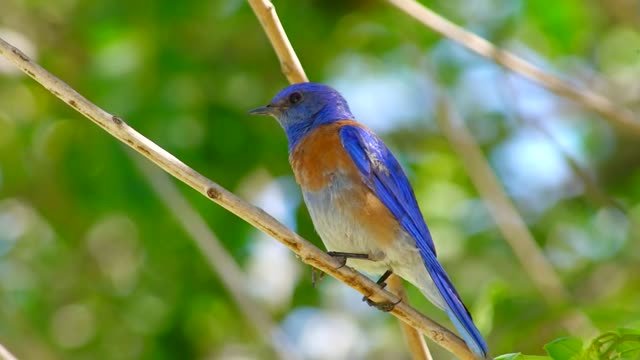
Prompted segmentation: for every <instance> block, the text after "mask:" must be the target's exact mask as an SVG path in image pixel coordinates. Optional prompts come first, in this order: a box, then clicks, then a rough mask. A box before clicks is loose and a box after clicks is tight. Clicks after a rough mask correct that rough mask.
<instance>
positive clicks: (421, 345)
mask: <svg viewBox="0 0 640 360" xmlns="http://www.w3.org/2000/svg"><path fill="white" fill-rule="evenodd" d="M387 284H389V285H388V289H389V291H391V292H392V293H394V294H396V295H398V296H400V298H401V299H402V301H409V299H408V298H407V293H406V291H405V289H404V286H403V284H402V279H400V278H399V277H397V276H395V275H391V277H390V278H389V279H388V280H387ZM400 328H401V329H402V333H403V334H404V338H405V339H406V340H407V345H408V346H409V351H410V352H411V357H412V358H413V360H433V357H432V356H431V352H430V351H429V347H428V346H427V343H426V342H425V341H424V336H422V334H421V333H420V332H419V331H418V330H416V329H414V328H412V327H411V326H409V325H407V324H405V323H403V322H400Z"/></svg>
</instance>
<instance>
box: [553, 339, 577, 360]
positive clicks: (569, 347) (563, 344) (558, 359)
mask: <svg viewBox="0 0 640 360" xmlns="http://www.w3.org/2000/svg"><path fill="white" fill-rule="evenodd" d="M582 347H583V344H582V340H580V339H578V338H575V337H566V338H561V339H557V340H554V341H552V342H550V343H548V344H547V345H545V346H544V349H545V350H546V351H547V354H549V356H550V357H551V358H552V359H553V360H573V359H577V358H578V356H580V354H581V353H582Z"/></svg>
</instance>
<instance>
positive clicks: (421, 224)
mask: <svg viewBox="0 0 640 360" xmlns="http://www.w3.org/2000/svg"><path fill="white" fill-rule="evenodd" d="M248 113H249V114H252V115H269V116H272V117H274V118H275V119H276V120H277V121H278V123H279V124H280V126H281V127H282V128H283V129H284V132H285V134H286V137H287V141H288V149H289V162H290V164H291V167H292V170H293V173H294V175H295V179H296V182H297V183H298V185H299V186H300V188H301V190H302V194H303V199H304V202H305V204H306V206H307V209H308V211H309V214H310V216H311V220H312V222H313V225H314V227H315V229H316V232H317V233H318V235H319V236H320V238H321V240H322V242H323V243H324V245H325V246H326V248H327V250H328V253H329V254H330V255H333V256H336V257H338V258H341V259H342V260H343V261H344V262H346V263H347V264H348V265H349V266H351V267H353V268H355V269H357V270H360V271H363V272H365V273H368V274H370V275H379V274H383V276H382V277H381V279H380V280H379V281H378V284H381V285H382V286H383V285H384V280H385V279H386V277H388V276H390V274H392V273H393V274H396V275H398V276H400V277H401V278H403V279H405V280H406V281H408V282H409V283H411V284H413V285H414V286H416V287H417V288H418V289H419V290H420V291H421V292H422V293H423V295H424V296H425V297H427V299H429V300H430V301H431V302H432V303H433V304H434V305H435V306H437V307H438V308H440V309H442V310H444V311H445V312H446V313H447V315H448V316H449V318H450V319H451V321H452V323H453V324H454V326H455V327H456V329H457V330H458V332H459V333H460V334H461V335H462V338H463V339H464V340H465V342H466V343H467V346H468V347H469V349H470V350H471V351H472V352H473V353H474V355H475V356H476V357H477V358H478V359H488V358H489V355H488V347H487V344H486V342H485V340H484V338H483V337H482V335H481V334H480V331H479V330H478V328H477V327H476V326H475V324H474V322H473V319H472V318H471V314H470V313H469V311H468V310H467V308H466V306H465V305H464V303H463V302H462V299H461V298H460V295H459V294H458V292H457V290H456V289H455V287H454V285H453V283H452V282H451V279H450V278H449V276H448V275H447V273H446V271H445V270H444V268H443V267H442V265H441V264H440V262H439V261H438V259H437V257H436V249H435V245H434V243H433V240H432V237H431V233H430V232H429V229H428V227H427V225H426V223H425V220H424V218H423V216H422V213H421V211H420V208H419V206H418V203H417V200H416V197H415V194H414V191H413V188H412V187H411V184H410V183H409V180H408V178H407V176H406V174H405V172H404V171H403V169H402V167H401V166H400V164H399V162H398V160H397V159H396V158H395V157H394V155H393V154H392V153H391V151H390V150H389V148H388V147H387V146H386V145H385V144H384V142H383V141H382V140H381V139H380V138H379V137H378V136H377V135H376V134H374V133H373V131H372V130H370V129H369V128H367V127H366V126H365V125H363V124H361V123H359V122H357V121H356V120H355V117H354V115H353V114H352V113H351V110H350V109H349V105H348V104H347V101H346V100H345V98H344V97H343V96H342V95H341V94H340V93H339V92H338V91H337V90H335V89H333V88H332V87H330V86H328V85H324V84H321V83H313V82H306V83H298V84H293V85H290V86H288V87H286V88H284V89H282V90H281V91H280V92H278V93H277V94H276V95H275V97H274V98H273V99H272V100H271V102H270V103H269V104H268V105H266V106H263V107H259V108H257V109H253V110H250V111H249V112H248ZM369 302H370V304H371V305H376V304H375V303H373V302H372V301H369ZM379 305H381V306H380V308H381V309H382V310H387V311H388V310H390V308H389V307H388V306H385V305H388V304H379ZM392 305H393V304H392Z"/></svg>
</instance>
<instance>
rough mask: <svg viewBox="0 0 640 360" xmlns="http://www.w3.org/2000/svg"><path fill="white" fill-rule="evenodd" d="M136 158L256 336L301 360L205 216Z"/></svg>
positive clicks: (280, 355) (285, 359)
mask: <svg viewBox="0 0 640 360" xmlns="http://www.w3.org/2000/svg"><path fill="white" fill-rule="evenodd" d="M131 157H132V159H133V161H134V163H135V164H136V166H137V167H138V169H139V170H140V172H141V173H142V175H144V177H145V179H146V180H147V182H148V183H149V184H150V185H151V188H152V189H153V190H154V191H155V193H156V194H157V195H158V197H159V198H160V200H162V202H163V203H164V205H165V206H166V208H167V210H169V212H171V214H172V215H173V217H174V218H175V219H176V220H177V221H178V223H179V224H180V225H181V226H182V228H183V230H184V231H185V232H186V233H187V234H189V236H190V237H191V239H193V241H194V242H195V244H196V246H197V247H198V249H199V250H200V252H201V253H202V255H203V256H204V257H205V259H206V260H207V262H208V263H209V266H210V267H211V269H213V270H214V272H215V273H217V274H218V275H219V279H220V281H221V282H222V284H223V285H224V287H225V288H226V289H227V291H228V292H229V294H231V297H232V298H233V300H234V301H235V303H236V304H237V305H238V308H239V309H240V311H241V312H242V313H243V314H244V316H245V317H246V318H247V321H248V322H249V324H251V325H252V326H254V327H255V328H256V333H257V334H258V335H259V336H261V337H263V338H264V341H265V342H266V343H267V344H270V345H271V347H272V348H273V350H274V351H275V353H276V355H277V356H278V358H279V359H283V360H293V359H299V358H300V356H299V355H298V354H296V352H295V350H294V347H293V345H292V344H291V342H290V341H289V339H288V338H287V337H286V335H285V334H284V333H283V332H282V330H281V329H280V328H279V327H278V326H277V325H276V324H275V323H274V321H273V319H272V318H271V316H269V314H268V313H267V311H266V310H265V309H264V308H263V307H262V306H260V304H258V303H256V302H255V301H253V300H251V297H250V295H249V294H248V293H247V291H246V287H245V285H246V284H247V283H248V281H247V279H246V276H245V275H244V273H243V272H242V270H241V269H240V266H238V264H237V263H236V262H235V260H234V259H233V257H232V256H231V255H230V254H229V252H228V251H227V249H225V247H224V246H223V245H222V244H221V243H220V241H219V240H218V237H217V236H216V234H215V233H214V232H213V231H212V230H211V229H210V228H209V226H207V223H206V222H205V221H204V219H203V218H202V216H200V214H198V212H197V211H196V210H195V209H194V208H193V207H192V206H191V205H190V204H189V202H187V200H186V199H185V198H184V196H182V194H180V191H179V190H178V188H177V187H176V185H175V184H174V183H173V182H172V181H171V179H170V178H169V177H168V176H167V174H166V173H164V172H162V171H160V169H158V168H157V167H156V166H153V165H151V164H150V163H149V162H147V161H143V160H142V158H140V157H139V156H136V155H135V154H132V156H131Z"/></svg>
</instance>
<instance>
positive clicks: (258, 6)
mask: <svg viewBox="0 0 640 360" xmlns="http://www.w3.org/2000/svg"><path fill="white" fill-rule="evenodd" d="M249 5H251V8H252V9H253V12H254V13H255V14H256V16H257V17H258V20H259V21H260V24H261V25H262V28H263V29H264V32H265V33H266V34H267V37H268V38H269V42H270V43H271V45H272V46H273V49H274V50H275V52H276V55H278V60H280V67H281V70H282V73H283V74H284V76H286V77H287V80H289V82H290V83H291V84H296V83H301V82H307V81H309V80H308V79H307V75H305V73H304V70H303V69H302V65H301V64H300V60H298V57H297V56H296V53H295V51H294V50H293V47H291V43H290V42H289V38H287V35H286V34H285V32H284V29H283V28H282V24H280V19H278V15H277V14H276V8H275V7H274V6H273V4H272V3H271V1H269V0H249Z"/></svg>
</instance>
